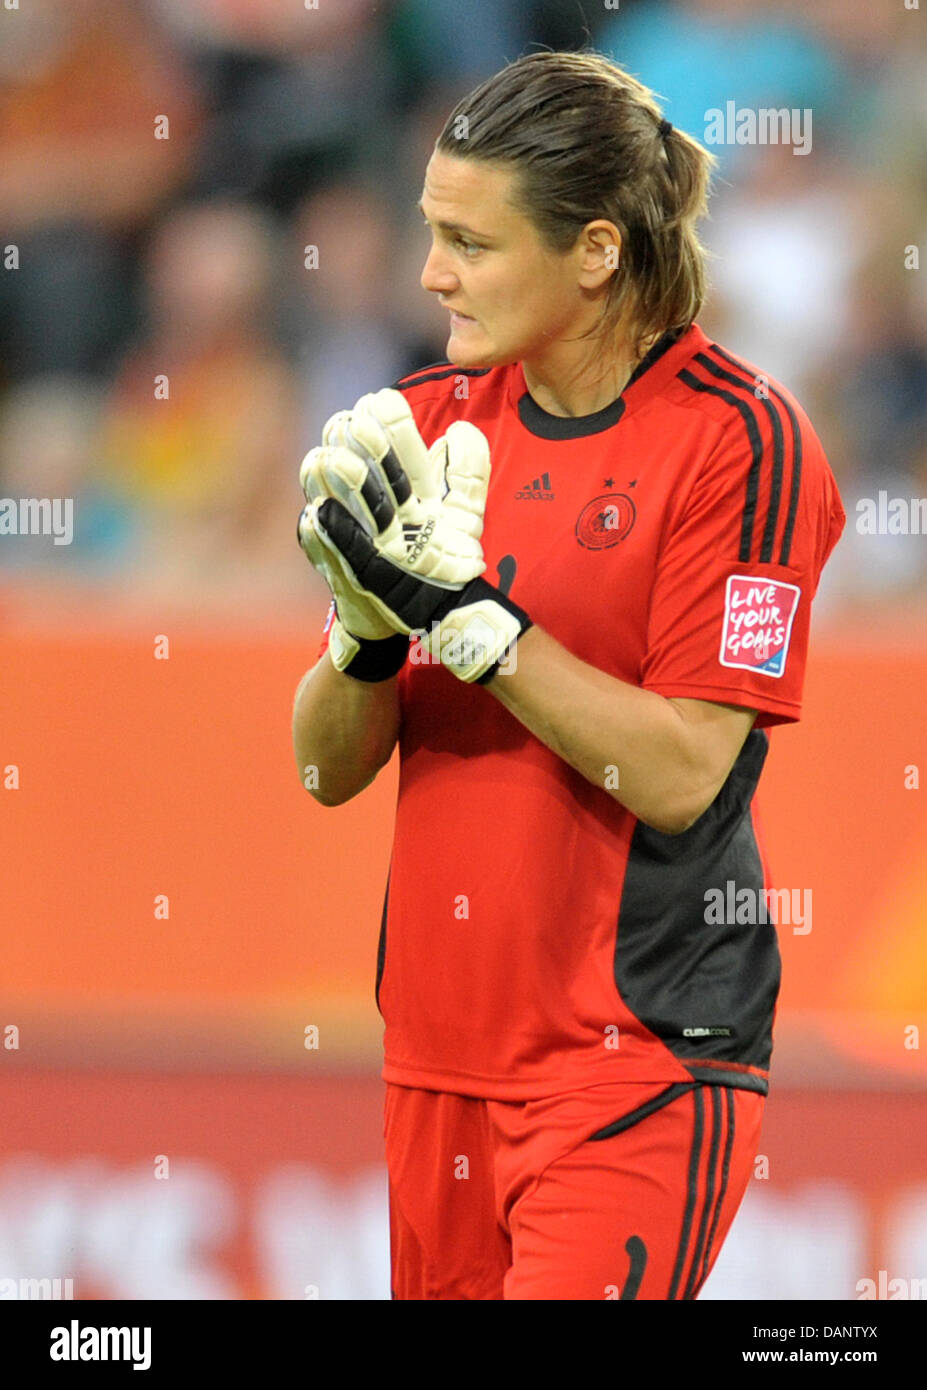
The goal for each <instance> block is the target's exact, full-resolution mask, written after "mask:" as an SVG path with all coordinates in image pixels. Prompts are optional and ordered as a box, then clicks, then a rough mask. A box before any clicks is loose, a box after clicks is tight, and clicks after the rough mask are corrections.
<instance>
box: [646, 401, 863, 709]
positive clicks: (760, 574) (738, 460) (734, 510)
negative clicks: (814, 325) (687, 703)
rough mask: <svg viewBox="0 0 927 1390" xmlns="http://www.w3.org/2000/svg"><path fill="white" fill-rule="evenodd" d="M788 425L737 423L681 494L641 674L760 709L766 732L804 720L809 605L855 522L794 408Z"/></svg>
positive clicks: (662, 686) (673, 691)
mask: <svg viewBox="0 0 927 1390" xmlns="http://www.w3.org/2000/svg"><path fill="white" fill-rule="evenodd" d="M783 423H784V425H785V428H781V427H780V428H778V429H776V430H773V429H770V431H769V436H768V438H767V437H765V435H762V434H760V432H759V430H758V429H753V430H752V431H745V430H743V429H741V428H740V427H739V426H738V424H737V422H734V423H732V424H731V426H730V427H728V428H726V429H725V430H724V431H723V433H722V436H721V439H720V442H719V443H718V444H717V445H716V447H715V448H714V450H713V451H712V453H711V455H710V456H709V457H708V459H707V460H706V462H705V464H704V465H703V467H702V468H701V470H700V471H699V473H698V475H697V477H696V479H695V482H694V483H693V485H692V487H691V488H689V489H687V490H686V491H685V492H684V494H683V495H682V496H681V497H680V498H679V499H678V501H677V504H676V509H675V512H674V515H673V517H672V519H671V520H670V522H669V525H668V527H667V529H666V531H665V533H664V539H663V543H662V545H661V550H660V554H659V556H658V560H657V566H656V574H655V580H654V586H653V590H652V595H651V604H650V611H649V620H648V630H647V649H646V653H645V656H644V660H643V663H642V669H641V685H642V686H644V687H645V688H646V689H648V690H654V691H656V692H657V693H659V694H661V695H665V696H676V697H680V698H687V699H696V700H712V701H717V702H718V703H721V704H731V705H740V706H742V707H744V708H746V709H755V710H757V711H758V712H759V713H758V717H757V721H756V725H757V727H758V728H762V727H764V726H767V725H772V724H780V723H787V722H791V721H794V720H797V719H798V718H799V717H800V714H801V700H802V687H803V683H804V675H805V663H806V659H807V652H808V634H809V629H810V619H811V603H812V600H813V598H814V595H815V593H816V591H817V587H818V582H819V580H820V576H821V571H822V570H823V568H824V565H825V563H826V561H827V558H828V556H829V555H830V553H831V551H832V550H833V548H834V546H835V545H836V543H837V540H838V539H839V537H840V534H841V532H842V530H843V527H844V525H845V522H846V514H845V512H844V509H843V504H842V502H841V500H840V496H839V493H838V490H837V484H836V482H835V480H834V477H833V474H832V473H831V470H830V467H829V465H828V463H827V459H826V458H825V456H824V451H823V449H822V447H821V444H820V441H819V440H818V438H817V436H816V434H815V433H814V431H813V429H812V428H811V425H810V424H809V422H808V420H807V417H806V416H804V414H803V412H801V410H800V407H798V406H797V403H793V404H792V405H791V407H790V409H789V417H787V418H784V420H782V419H780V426H781V425H782V424H783ZM790 426H791V428H790Z"/></svg>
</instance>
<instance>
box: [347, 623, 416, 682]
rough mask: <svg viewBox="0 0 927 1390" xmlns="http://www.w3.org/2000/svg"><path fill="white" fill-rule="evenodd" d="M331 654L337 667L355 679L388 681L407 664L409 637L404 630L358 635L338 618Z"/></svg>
mask: <svg viewBox="0 0 927 1390" xmlns="http://www.w3.org/2000/svg"><path fill="white" fill-rule="evenodd" d="M328 654H329V656H330V657H331V661H332V665H333V666H334V668H335V670H336V671H342V672H343V673H344V674H345V675H347V676H353V678H354V679H355V680H358V681H369V682H371V683H373V682H377V681H388V680H389V679H390V677H392V676H395V675H397V674H398V672H399V671H401V670H402V668H403V666H404V665H405V662H406V657H407V656H408V655H409V638H408V636H407V634H406V633H404V632H397V633H395V634H394V635H393V636H392V637H381V638H370V637H355V636H354V635H353V634H352V633H350V632H348V630H347V628H345V627H344V625H343V624H342V622H341V620H340V619H339V618H336V619H335V621H334V622H333V623H332V630H331V635H330V637H329V639H328Z"/></svg>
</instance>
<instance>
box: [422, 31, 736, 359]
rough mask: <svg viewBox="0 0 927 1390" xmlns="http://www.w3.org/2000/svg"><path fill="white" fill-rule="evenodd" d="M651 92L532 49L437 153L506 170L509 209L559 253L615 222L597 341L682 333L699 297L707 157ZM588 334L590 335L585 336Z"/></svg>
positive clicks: (454, 123)
mask: <svg viewBox="0 0 927 1390" xmlns="http://www.w3.org/2000/svg"><path fill="white" fill-rule="evenodd" d="M667 128H668V123H667V122H664V121H663V117H662V113H661V111H660V108H659V106H658V105H657V102H656V99H655V97H654V95H653V93H652V92H651V91H650V90H649V89H648V88H647V87H645V86H643V84H642V83H640V82H638V81H637V80H636V79H635V78H633V77H631V76H630V75H629V74H628V73H626V72H625V71H624V69H623V68H620V67H619V66H618V65H617V64H616V63H613V62H612V61H611V60H610V59H609V58H606V57H605V56H603V55H601V54H598V53H593V52H586V51H584V52H581V53H555V52H549V51H544V52H540V53H531V54H528V55H527V56H526V57H522V58H519V59H517V60H516V61H515V62H512V63H509V64H508V65H507V66H506V67H504V68H503V69H502V70H501V71H500V72H498V73H496V74H495V76H493V77H490V78H488V79H487V80H486V81H485V82H483V83H481V84H480V86H478V87H476V88H474V90H473V91H472V92H470V93H469V95H467V96H465V97H464V98H463V99H462V100H461V101H460V102H458V104H457V106H455V108H454V110H453V111H452V112H451V114H450V116H449V117H448V118H447V121H446V123H445V126H444V129H443V130H442V131H441V134H440V135H439V136H438V139H437V142H436V144H435V149H436V150H437V151H439V152H440V153H442V154H448V155H453V156H455V157H456V158H458V159H476V160H485V161H486V162H488V163H492V164H494V165H500V166H503V167H507V168H511V169H512V170H513V171H515V173H516V174H517V177H516V179H515V181H514V183H513V195H512V196H513V199H514V205H515V207H516V209H517V210H518V211H519V212H520V213H522V214H523V215H524V216H526V217H528V218H529V219H530V220H531V222H532V223H533V224H534V226H535V227H536V228H537V230H538V233H539V235H540V237H541V240H542V243H543V244H544V245H546V247H547V248H548V250H550V251H552V252H554V253H557V254H564V253H565V252H567V251H568V250H570V248H571V247H572V246H574V245H575V243H576V238H577V236H578V235H579V233H580V231H581V230H582V228H583V227H584V226H586V224H587V223H589V222H593V221H595V220H596V219H598V218H606V219H607V220H608V221H610V222H614V224H615V226H616V227H617V228H618V231H619V232H620V233H621V249H620V253H619V258H618V266H617V268H616V270H615V272H614V273H613V275H612V277H611V280H610V281H609V285H608V295H607V299H606V303H605V309H604V314H603V318H602V321H601V323H600V324H599V325H598V326H597V328H594V329H593V330H591V332H592V333H594V334H595V335H596V336H600V337H603V338H604V337H605V336H607V335H612V334H614V335H617V334H619V333H620V334H621V335H622V336H627V337H628V338H629V339H630V342H631V344H632V346H633V349H634V351H635V353H636V355H637V356H642V355H643V348H644V345H645V344H646V343H648V342H649V340H651V339H654V338H656V337H658V336H660V335H661V334H663V333H665V332H667V331H668V330H670V329H674V328H679V329H683V328H688V327H689V325H690V324H691V323H692V321H693V319H694V318H695V317H696V315H697V314H698V312H699V310H700V309H701V306H702V303H703V300H704V298H705V288H706V277H705V254H706V253H705V251H704V248H703V247H702V246H701V244H700V242H699V239H698V236H697V234H696V226H697V223H698V221H699V218H700V217H702V216H704V215H705V214H706V212H707V201H708V193H709V183H710V178H711V173H712V170H713V168H714V166H715V165H716V163H717V161H716V160H715V157H714V155H712V154H711V153H710V152H709V151H708V150H706V149H705V148H704V146H702V145H700V144H699V143H698V141H697V140H694V139H692V137H691V136H689V135H686V134H685V133H684V132H683V131H681V130H676V129H675V128H669V130H668V133H666V134H664V133H663V132H664V131H667ZM583 336H589V335H588V334H585V335H583Z"/></svg>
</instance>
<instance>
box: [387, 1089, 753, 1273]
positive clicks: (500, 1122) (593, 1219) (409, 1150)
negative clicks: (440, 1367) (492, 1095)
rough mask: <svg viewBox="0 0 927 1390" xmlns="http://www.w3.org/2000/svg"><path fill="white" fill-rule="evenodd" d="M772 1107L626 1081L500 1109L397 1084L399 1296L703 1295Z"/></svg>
mask: <svg viewBox="0 0 927 1390" xmlns="http://www.w3.org/2000/svg"><path fill="white" fill-rule="evenodd" d="M764 1103H765V1098H764V1097H763V1096H761V1095H759V1094H757V1093H756V1092H753V1091H744V1090H735V1089H732V1088H730V1087H727V1086H715V1085H703V1084H701V1083H697V1082H693V1083H691V1084H689V1083H682V1084H679V1085H675V1086H670V1087H667V1086H665V1085H661V1086H653V1085H636V1084H628V1083H625V1082H621V1083H615V1084H611V1085H605V1086H591V1087H587V1088H585V1089H584V1090H581V1091H573V1092H567V1093H564V1094H562V1095H559V1096H553V1097H550V1098H547V1099H544V1100H534V1101H527V1102H524V1101H515V1102H512V1101H493V1100H476V1099H473V1098H471V1097H467V1096H459V1095H452V1094H446V1093H443V1092H437V1091H424V1090H418V1089H413V1088H410V1087H406V1086H395V1085H390V1084H388V1085H387V1091H386V1107H385V1130H384V1132H385V1138H386V1160H387V1167H388V1170H389V1180H390V1181H389V1204H390V1255H391V1270H392V1295H393V1297H394V1298H397V1299H503V1298H514V1299H557V1300H563V1299H635V1298H636V1299H694V1298H696V1297H697V1296H698V1292H699V1290H700V1288H701V1287H702V1284H703V1283H704V1281H705V1279H706V1278H707V1277H708V1274H709V1273H710V1271H711V1268H712V1266H713V1264H714V1262H715V1259H716V1258H717V1255H718V1251H719V1250H720V1248H721V1245H722V1242H723V1241H724V1238H725V1236H726V1235H727V1232H728V1229H729V1228H730V1225H731V1222H732V1221H733V1219H734V1215H735V1213H736V1212H737V1209H738V1207H739V1206H740V1203H741V1200H742V1198H743V1195H744V1192H745V1190H746V1187H747V1183H748V1181H749V1180H750V1177H751V1175H752V1173H753V1169H754V1160H755V1155H756V1151H757V1142H758V1139H759V1133H760V1123H761V1120H762V1114H763V1106H764Z"/></svg>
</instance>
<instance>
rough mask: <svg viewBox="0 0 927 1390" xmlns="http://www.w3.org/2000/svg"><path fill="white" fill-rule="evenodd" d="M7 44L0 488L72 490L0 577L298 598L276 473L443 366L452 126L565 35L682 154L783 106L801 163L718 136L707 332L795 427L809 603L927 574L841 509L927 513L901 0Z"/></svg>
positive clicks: (481, 8) (334, 14)
mask: <svg viewBox="0 0 927 1390" xmlns="http://www.w3.org/2000/svg"><path fill="white" fill-rule="evenodd" d="M0 26H2V43H0V151H2V158H0V228H2V235H0V253H2V255H3V268H2V270H0V495H2V496H5V497H19V496H23V495H30V496H48V497H73V498H74V499H75V511H74V522H75V534H74V541H73V544H72V545H70V546H64V545H62V546H55V545H54V544H53V543H52V541H51V539H50V538H47V537H42V538H35V539H34V540H32V541H30V542H28V543H27V542H26V541H25V540H20V542H19V543H17V544H16V545H10V544H7V545H4V546H0V583H2V584H5V585H6V586H8V587H9V586H13V587H15V586H16V585H20V586H22V585H23V584H26V585H28V586H30V587H31V586H35V585H38V586H40V588H41V587H42V586H45V588H44V589H43V592H47V586H48V585H51V586H52V587H53V588H54V586H55V585H58V584H65V585H66V586H67V587H68V590H69V591H72V590H73V589H74V587H75V586H76V587H77V588H78V589H82V590H83V591H85V592H87V591H90V592H95V593H97V594H104V595H106V596H107V601H108V602H113V603H115V602H116V601H117V595H118V596H119V597H120V598H124V597H126V596H131V595H139V594H141V595H144V596H145V597H146V599H147V598H151V597H154V596H162V597H163V596H167V595H170V596H171V597H173V598H176V599H178V600H179V601H181V602H183V601H185V600H186V599H189V601H190V602H191V603H194V604H196V605H197V606H198V607H202V606H203V605H209V604H213V603H215V604H218V605H220V606H221V605H223V604H229V605H231V606H233V607H240V606H241V605H243V604H244V605H248V604H249V603H252V602H254V603H255V604H257V605H259V606H264V607H267V606H270V607H274V608H277V607H282V608H293V607H296V606H298V605H299V604H300V603H303V602H304V601H305V598H306V595H307V592H310V591H311V592H313V593H314V591H315V588H316V587H318V585H319V584H320V582H321V581H319V580H318V579H317V577H316V576H315V575H314V573H312V572H311V570H310V568H309V566H308V565H307V563H306V561H305V560H304V558H303V556H302V555H301V553H300V552H299V550H298V547H297V544H296V540H295V522H296V517H297V515H298V512H299V510H300V507H301V505H302V495H301V492H300V490H299V486H298V482H297V469H298V464H299V460H300V458H301V457H302V455H303V454H304V453H305V452H306V450H307V449H309V448H311V447H312V446H313V445H314V444H315V443H317V442H318V441H319V435H320V431H321V427H322V425H323V423H324V421H325V420H326V419H327V418H328V416H329V415H330V414H331V413H332V412H333V411H334V410H336V409H340V408H343V407H349V406H350V405H352V404H353V403H354V401H355V400H356V399H357V398H358V397H359V396H360V395H361V394H363V393H364V392H365V391H369V390H377V389H379V388H380V387H381V386H384V385H389V384H391V383H392V382H393V381H394V380H395V379H396V378H397V377H398V376H400V375H401V374H403V373H405V372H409V371H411V370H413V369H415V368H417V367H419V366H422V365H424V364H426V363H429V362H432V361H435V360H440V359H442V358H443V357H444V356H445V347H446V341H447V340H446V315H445V313H444V312H443V311H442V310H440V308H439V306H438V305H437V303H436V302H433V296H431V295H429V294H428V293H427V292H426V291H425V290H423V289H422V287H421V285H420V283H419V276H420V274H421V269H422V265H423V263H424V258H425V254H426V252H427V247H428V233H427V229H426V228H425V227H424V224H423V223H422V221H421V218H420V215H419V214H418V213H417V211H416V210H415V206H414V205H415V202H416V200H417V198H418V196H419V194H420V192H421V187H422V180H423V174H424V169H425V165H426V163H427V160H428V156H429V154H430V151H431V148H432V144H433V142H434V140H435V138H436V136H437V134H438V132H439V131H440V129H441V126H442V124H443V121H444V118H445V116H446V115H447V113H448V112H449V110H450V109H451V107H452V106H453V105H454V103H455V102H456V101H457V100H458V99H459V97H460V96H461V95H462V94H463V93H464V92H465V91H467V90H469V88H470V87H472V86H474V85H475V84H476V83H477V82H479V81H480V80H482V79H483V78H484V77H485V76H487V75H489V74H490V73H492V72H495V71H497V70H498V69H499V68H500V67H501V66H502V65H503V64H504V63H505V62H506V61H509V60H511V59H514V58H516V57H518V56H519V55H520V54H521V53H523V52H528V51H531V50H532V49H533V48H535V47H537V46H549V47H554V48H560V47H563V48H572V47H580V46H582V45H583V44H591V45H592V46H594V47H595V48H597V49H598V50H599V51H601V52H604V53H606V54H608V55H609V56H612V57H613V58H614V59H615V60H617V61H618V62H619V63H621V64H622V65H623V66H625V67H627V68H628V69H629V70H631V71H632V72H634V73H635V74H636V75H638V76H639V77H640V78H641V79H642V80H643V81H644V82H645V83H646V84H647V85H648V86H650V87H652V88H653V89H654V90H655V91H656V92H657V93H658V94H660V96H661V97H662V98H663V101H664V107H665V112H666V114H667V116H668V117H669V118H670V119H671V120H672V121H673V122H674V123H675V124H677V125H679V126H681V127H683V128H684V129H685V130H687V131H689V132H690V133H692V134H693V135H695V136H697V137H698V138H701V139H704V136H705V113H706V111H708V110H709V109H711V108H721V109H724V108H725V106H726V103H727V102H728V101H730V100H734V101H735V102H736V105H737V106H738V107H744V106H748V107H754V108H756V107H761V106H773V107H788V108H797V109H800V110H807V109H810V110H811V112H812V115H813V145H812V149H811V152H810V153H808V154H807V155H797V154H794V153H793V151H792V149H791V148H790V147H789V146H779V147H776V146H752V147H751V146H734V145H728V146H715V147H713V148H714V152H715V153H716V154H717V155H718V156H719V158H720V160H721V169H720V177H719V178H718V180H717V183H716V188H715V194H714V197H713V200H712V217H711V220H710V222H708V223H707V224H706V225H705V239H706V241H707V244H708V245H709V247H710V249H711V251H712V253H713V259H712V263H711V279H712V292H711V299H710V302H709V304H708V306H707V309H706V311H705V312H704V313H703V314H702V315H701V318H700V321H701V323H702V325H703V327H704V328H705V329H706V331H707V332H709V333H710V334H711V335H712V336H714V337H716V338H717V339H718V340H719V341H720V342H722V343H723V344H725V345H726V346H727V347H728V348H729V349H731V350H732V351H735V352H737V353H740V354H742V355H743V356H745V357H747V358H748V359H749V360H751V361H753V362H755V363H757V364H759V365H760V366H761V367H762V368H763V369H765V370H766V371H768V372H769V373H771V374H772V375H773V376H775V377H778V378H779V380H781V381H782V382H784V383H785V384H786V385H787V386H788V387H789V388H790V389H792V390H793V391H794V392H795V394H796V395H797V396H798V398H799V400H801V401H802V403H803V404H804V405H805V407H806V409H807V410H808V412H809V414H810V416H811V419H812V421H813V423H814V425H815V427H816V428H817V431H818V433H819V434H820V436H821V438H822V440H823V441H824V444H825V448H826V449H827V452H828V454H829V457H830V459H831V462H832V466H833V468H834V471H835V473H836V475H837V478H838V481H839V483H840V486H841V490H842V492H843V496H844V501H845V503H846V506H847V512H848V514H849V516H850V524H849V526H848V528H847V533H846V539H845V541H844V542H843V543H842V545H841V546H840V547H839V548H838V551H837V554H836V555H835V557H834V560H833V561H832V563H831V566H830V567H829V569H828V571H827V574H826V576H825V581H824V585H823V586H822V594H821V603H822V607H823V609H824V611H827V610H828V609H830V610H832V611H833V610H837V611H841V610H842V609H843V608H844V606H845V605H848V604H850V605H856V606H859V605H864V606H865V605H866V604H868V603H869V602H870V601H872V600H875V601H876V602H877V603H879V602H882V601H884V600H885V599H886V598H887V599H889V600H894V599H896V598H898V597H904V598H906V599H909V598H912V597H917V596H920V595H921V594H922V592H923V591H924V589H925V588H927V563H925V557H927V545H925V543H924V539H923V537H916V536H915V537H903V536H892V537H882V538H873V537H867V538H863V537H860V536H858V535H856V532H855V527H854V525H853V522H854V518H855V511H854V504H855V500H856V499H857V498H859V497H873V498H874V497H875V496H876V495H877V492H878V490H880V489H886V490H887V491H888V493H889V495H890V496H895V495H900V496H904V497H908V498H910V497H912V496H919V495H923V494H927V445H925V438H927V435H925V429H924V426H925V416H927V288H925V286H927V272H925V271H920V270H918V269H917V268H916V267H915V266H913V265H911V264H910V262H911V254H910V250H908V253H907V257H906V248H911V247H920V248H921V250H923V248H924V247H925V246H927V159H925V150H927V80H925V78H927V53H925V49H924V46H923V42H922V38H923V32H924V26H923V23H922V17H921V16H919V15H918V13H917V12H916V11H912V10H909V9H907V8H906V7H905V5H904V4H903V3H902V0H891V2H890V3H889V0H818V2H817V3H816V4H814V5H810V6H809V5H807V4H804V3H800V2H799V0H775V3H772V0H676V2H675V3H670V0H621V4H620V6H619V5H617V4H616V5H610V4H605V3H602V4H599V3H585V0H584V3H578V0H577V2H575V3H571V0H318V4H317V6H315V5H314V2H313V5H310V4H308V3H307V4H306V5H304V4H303V3H302V0H299V3H297V0H136V3H127V0H67V3H64V0H29V3H28V4H25V3H24V4H22V5H20V6H19V7H18V8H17V9H12V10H10V9H5V10H3V11H2V15H0ZM165 117H166V118H167V123H166V124H165V122H164V119H163V118H165ZM156 132H160V134H161V136H164V135H166V136H167V138H156ZM308 246H317V247H318V248H319V265H318V268H316V269H310V268H308V267H307V265H306V248H307V247H308ZM11 248H12V251H11ZM161 377H166V378H167V387H166V390H167V391H168V392H169V395H168V398H167V399H164V388H163V387H162V389H161V391H160V393H158V392H156V380H155V379H156V378H159V379H160V378H161Z"/></svg>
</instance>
